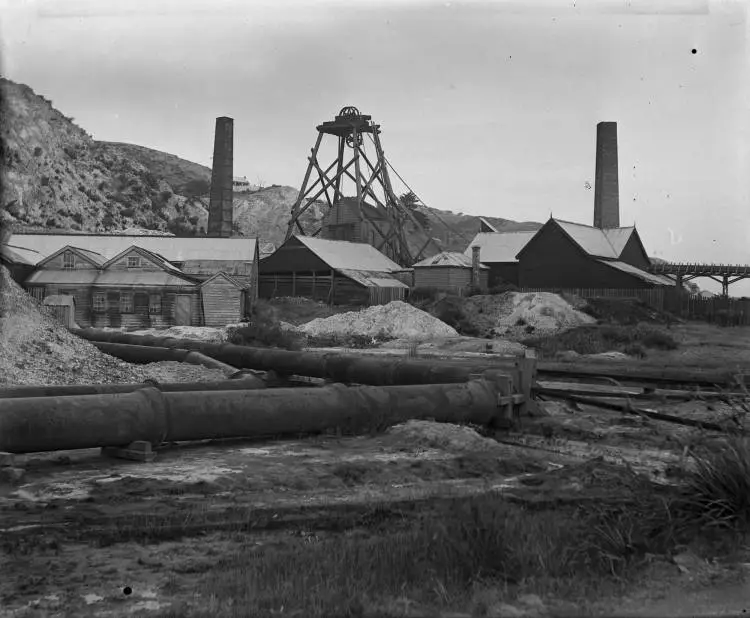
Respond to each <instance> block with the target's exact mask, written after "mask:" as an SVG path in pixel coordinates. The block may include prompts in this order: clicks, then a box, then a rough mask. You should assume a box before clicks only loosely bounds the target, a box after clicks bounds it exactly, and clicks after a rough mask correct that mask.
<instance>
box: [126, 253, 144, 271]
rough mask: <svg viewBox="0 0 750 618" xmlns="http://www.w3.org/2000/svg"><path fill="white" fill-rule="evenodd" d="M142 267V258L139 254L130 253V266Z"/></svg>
mask: <svg viewBox="0 0 750 618" xmlns="http://www.w3.org/2000/svg"><path fill="white" fill-rule="evenodd" d="M140 267H141V258H139V257H138V256H137V255H129V256H128V268H140Z"/></svg>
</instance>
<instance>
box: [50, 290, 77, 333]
mask: <svg viewBox="0 0 750 618" xmlns="http://www.w3.org/2000/svg"><path fill="white" fill-rule="evenodd" d="M42 304H43V305H44V306H45V307H47V309H48V310H49V312H50V313H51V314H52V315H53V316H54V317H55V319H57V321H58V322H60V323H61V324H62V325H63V326H65V328H68V329H70V328H77V324H76V318H75V316H76V299H75V298H74V297H73V296H69V295H67V294H52V295H51V296H47V297H46V298H45V299H44V300H43V301H42Z"/></svg>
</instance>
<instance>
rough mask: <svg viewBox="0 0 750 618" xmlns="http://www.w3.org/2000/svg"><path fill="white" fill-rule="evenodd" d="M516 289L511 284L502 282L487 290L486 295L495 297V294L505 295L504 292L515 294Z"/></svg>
mask: <svg viewBox="0 0 750 618" xmlns="http://www.w3.org/2000/svg"><path fill="white" fill-rule="evenodd" d="M517 291H518V287H517V286H515V285H513V284H512V283H507V282H505V281H504V282H502V283H498V284H496V285H493V286H492V287H491V288H490V289H489V290H487V293H488V294H491V295H493V296H494V295H497V294H505V292H517Z"/></svg>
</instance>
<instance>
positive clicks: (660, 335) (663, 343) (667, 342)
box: [639, 327, 678, 350]
mask: <svg viewBox="0 0 750 618" xmlns="http://www.w3.org/2000/svg"><path fill="white" fill-rule="evenodd" d="M639 329H640V330H641V332H640V334H639V337H640V340H641V341H642V342H643V345H645V346H647V347H649V348H656V349H657V350H676V349H677V347H678V344H677V342H676V341H675V340H674V338H673V337H672V336H671V335H668V334H667V333H664V332H662V331H659V330H656V329H653V328H649V329H646V328H641V327H639Z"/></svg>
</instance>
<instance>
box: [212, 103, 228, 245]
mask: <svg viewBox="0 0 750 618" xmlns="http://www.w3.org/2000/svg"><path fill="white" fill-rule="evenodd" d="M233 167H234V120H232V119H231V118H227V117H226V116H222V117H220V118H217V119H216V135H215V137H214V162H213V169H212V170H211V197H210V202H209V206H208V236H212V237H215V238H229V237H230V236H231V235H232V216H233V213H232V197H233V193H232V176H233V173H234V169H233Z"/></svg>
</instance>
